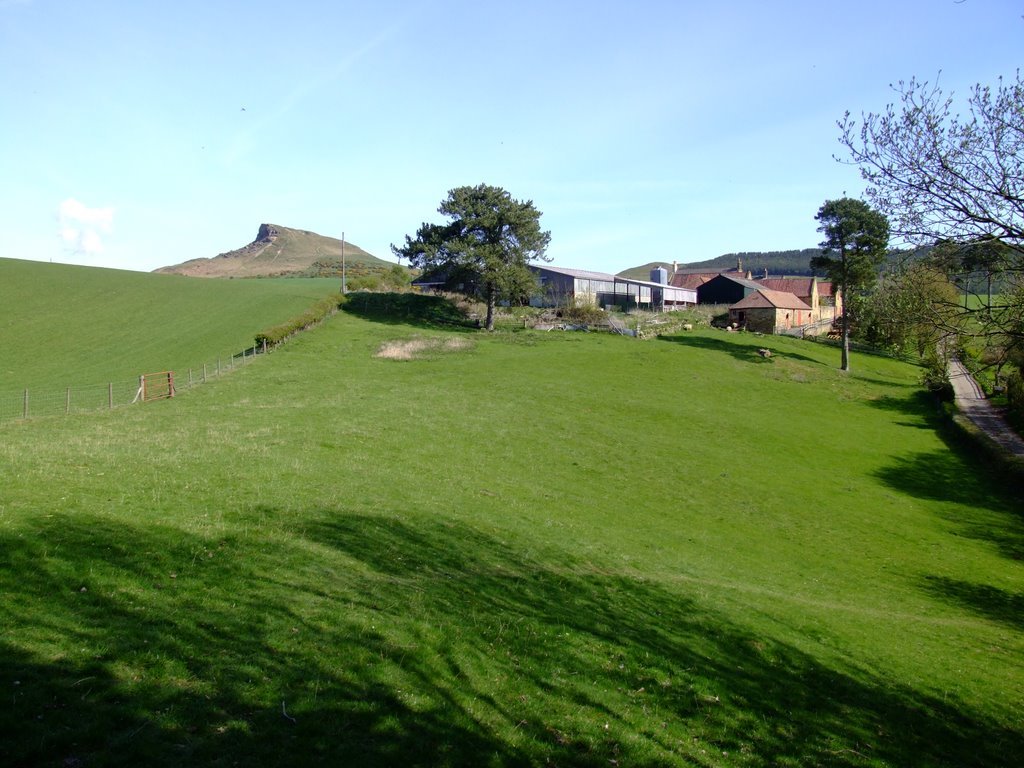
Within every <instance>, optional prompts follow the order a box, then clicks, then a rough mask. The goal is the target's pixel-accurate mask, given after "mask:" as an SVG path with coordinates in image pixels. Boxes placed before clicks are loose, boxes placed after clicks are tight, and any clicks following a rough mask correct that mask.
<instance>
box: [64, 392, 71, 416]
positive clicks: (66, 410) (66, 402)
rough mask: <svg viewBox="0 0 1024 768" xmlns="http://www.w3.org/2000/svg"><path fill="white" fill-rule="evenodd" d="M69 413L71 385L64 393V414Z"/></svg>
mask: <svg viewBox="0 0 1024 768" xmlns="http://www.w3.org/2000/svg"><path fill="white" fill-rule="evenodd" d="M69 413H71V387H68V388H67V391H66V392H65V393H64V415H65V416H66V415H67V414H69Z"/></svg>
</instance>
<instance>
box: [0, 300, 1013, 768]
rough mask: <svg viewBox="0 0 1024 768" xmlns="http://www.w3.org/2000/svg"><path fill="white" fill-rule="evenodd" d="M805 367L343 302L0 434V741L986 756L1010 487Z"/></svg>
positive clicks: (868, 382) (202, 755) (832, 759)
mask: <svg viewBox="0 0 1024 768" xmlns="http://www.w3.org/2000/svg"><path fill="white" fill-rule="evenodd" d="M764 346H767V347H770V348H771V349H772V350H773V351H774V355H773V357H772V358H770V359H762V358H760V357H759V356H758V355H757V354H756V349H757V348H758V347H764ZM396 349H398V350H406V351H409V352H410V353H411V355H412V357H413V359H411V360H402V359H396V358H400V357H401V355H396V354H393V351H394V350H396ZM382 350H387V351H388V356H387V357H380V356H378V353H379V352H381V351H382ZM837 365H838V353H837V352H836V351H835V350H832V349H830V348H828V347H825V346H819V345H814V344H810V343H804V342H800V341H797V340H792V339H784V338H767V337H754V336H747V335H726V334H723V333H718V332H712V331H706V332H694V333H688V334H685V335H680V336H677V337H671V338H662V339H660V340H652V341H646V342H642V341H638V340H635V339H627V338H622V337H616V336H609V335H597V334H555V333H552V334H542V333H538V334H533V333H525V332H524V333H498V334H490V335H487V334H479V333H471V332H459V331H454V330H453V331H444V330H439V329H436V328H429V327H418V326H415V325H411V324H406V323H400V322H386V321H381V320H380V319H377V320H375V319H372V318H365V317H359V316H355V315H352V314H347V313H343V314H339V315H337V316H335V317H334V318H332V319H331V320H329V321H328V322H327V323H326V324H325V325H323V326H321V327H320V328H318V329H316V330H314V331H311V332H309V333H307V334H304V335H303V336H302V337H300V338H298V339H297V340H295V341H293V342H291V343H289V344H288V345H286V346H284V347H283V348H281V349H280V350H279V351H277V352H275V353H274V354H273V355H268V356H266V357H265V358H260V359H258V360H257V361H256V362H255V363H253V364H251V365H249V366H246V367H244V368H242V369H240V370H239V371H238V372H237V373H236V374H234V375H232V376H230V377H227V378H224V379H222V380H219V381H217V382H216V383H212V384H210V385H208V386H205V387H201V388H198V389H195V390H193V391H191V392H189V393H187V394H186V395H184V396H181V397H178V398H176V399H174V400H172V401H165V402H160V403H151V404H147V405H145V406H137V407H133V408H126V409H120V410H115V411H112V412H102V413H98V414H92V415H82V416H71V417H68V418H53V419H41V420H33V421H27V422H12V423H7V424H0V626H2V627H3V628H4V629H3V633H2V635H0V648H2V652H0V691H3V693H4V697H3V699H2V700H0V762H6V763H8V764H13V765H55V766H59V765H89V766H91V765H139V764H146V765H181V764H187V763H192V764H204V765H277V764H324V765H338V764H348V765H401V766H445V765H449V766H456V765H460V766H542V765H563V766H564V765H582V766H609V765H622V766H666V765H668V766H671V765H679V766H682V765H696V766H780V765H782V766H786V765H789V766H798V765H800V766H803V765H830V766H904V765H916V766H964V765H978V766H997V765H1006V766H1010V765H1016V764H1018V761H1019V759H1020V755H1021V754H1024V663H1022V662H1024V622H1022V619H1021V616H1022V608H1024V564H1022V562H1021V558H1022V556H1024V522H1022V519H1021V516H1020V510H1021V508H1022V498H1021V495H1020V489H1010V488H1006V487H1005V485H1004V484H1002V483H1001V480H1000V478H999V477H996V476H994V475H992V474H990V472H989V469H988V468H987V467H986V466H984V465H982V464H981V463H980V462H977V461H975V460H974V459H973V458H972V456H971V455H969V454H968V453H966V452H964V451H962V450H960V449H958V448H957V447H956V446H955V445H950V444H948V443H947V442H946V441H945V440H944V439H943V436H942V434H941V433H940V432H939V431H937V425H936V423H934V422H933V420H932V414H933V410H932V406H931V405H930V404H929V403H928V401H927V400H925V399H923V398H922V397H921V396H920V394H919V393H918V390H917V387H916V381H917V378H918V370H917V369H915V368H912V367H910V366H907V365H905V364H902V363H898V362H895V361H891V360H888V359H886V358H882V357H874V356H867V355H860V354H854V356H853V366H854V370H853V372H852V373H851V374H848V375H844V374H842V373H840V372H839V371H838V370H836V368H837Z"/></svg>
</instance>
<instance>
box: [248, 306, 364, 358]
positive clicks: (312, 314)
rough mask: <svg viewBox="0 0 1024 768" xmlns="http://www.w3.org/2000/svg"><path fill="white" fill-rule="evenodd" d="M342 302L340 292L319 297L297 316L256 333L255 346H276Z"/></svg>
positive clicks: (334, 310)
mask: <svg viewBox="0 0 1024 768" xmlns="http://www.w3.org/2000/svg"><path fill="white" fill-rule="evenodd" d="M344 303H345V297H344V296H343V295H342V294H340V293H335V294H332V295H331V296H328V297H327V298H325V299H321V300H320V301H318V302H317V303H316V304H314V305H313V306H312V307H310V308H309V309H307V310H306V311H305V312H303V313H302V314H301V315H299V316H298V317H294V318H292V319H291V320H289V321H287V322H285V323H281V324H280V325H275V326H274V327H273V328H268V329H267V330H265V331H261V332H260V333H257V334H256V346H257V347H262V346H264V345H266V346H267V347H274V346H277V345H278V344H280V343H281V342H282V341H284V340H285V339H287V338H288V337H289V336H293V335H295V334H296V333H298V332H299V331H304V330H305V329H306V328H310V327H312V326H314V325H316V324H317V323H319V322H320V321H321V320H323V319H324V318H325V317H328V316H329V315H333V314H334V313H335V312H336V311H337V310H338V307H340V306H342V305H343V304H344Z"/></svg>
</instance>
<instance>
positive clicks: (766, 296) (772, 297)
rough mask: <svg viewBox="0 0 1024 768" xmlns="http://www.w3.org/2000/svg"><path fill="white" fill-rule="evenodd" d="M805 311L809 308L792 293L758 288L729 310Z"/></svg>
mask: <svg viewBox="0 0 1024 768" xmlns="http://www.w3.org/2000/svg"><path fill="white" fill-rule="evenodd" d="M769 307H771V308H774V309H806V310H808V311H810V309H811V308H810V307H809V306H807V304H806V302H804V301H802V300H801V299H800V298H798V297H797V296H794V295H793V294H792V293H786V292H785V291H773V290H772V289H771V288H759V289H758V290H756V291H754V292H753V293H752V294H750V295H749V296H747V297H746V298H743V299H741V300H740V301H737V302H736V303H735V304H733V305H732V306H731V307H729V309H762V308H769Z"/></svg>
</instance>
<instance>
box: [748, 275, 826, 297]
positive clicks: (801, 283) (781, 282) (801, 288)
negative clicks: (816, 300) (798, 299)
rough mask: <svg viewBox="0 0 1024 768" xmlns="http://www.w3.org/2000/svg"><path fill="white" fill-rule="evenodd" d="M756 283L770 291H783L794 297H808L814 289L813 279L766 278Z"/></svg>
mask: <svg viewBox="0 0 1024 768" xmlns="http://www.w3.org/2000/svg"><path fill="white" fill-rule="evenodd" d="M757 282H759V283H760V284H761V285H763V286H764V287H765V288H767V289H769V290H771V291H784V292H786V293H792V294H793V295H794V296H810V295H811V291H812V290H813V289H814V278H813V277H766V278H762V279H759V280H758V281H757Z"/></svg>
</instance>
